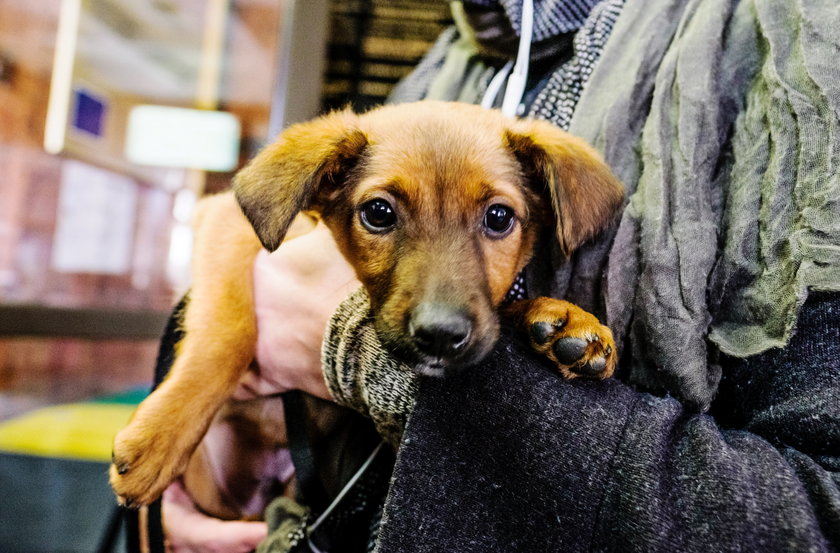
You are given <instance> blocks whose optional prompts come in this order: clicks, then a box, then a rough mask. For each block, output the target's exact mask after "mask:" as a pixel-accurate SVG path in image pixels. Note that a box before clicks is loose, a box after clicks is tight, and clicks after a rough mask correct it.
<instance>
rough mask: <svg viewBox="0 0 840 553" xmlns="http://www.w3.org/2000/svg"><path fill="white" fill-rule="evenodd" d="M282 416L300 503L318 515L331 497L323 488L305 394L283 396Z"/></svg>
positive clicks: (296, 393)
mask: <svg viewBox="0 0 840 553" xmlns="http://www.w3.org/2000/svg"><path fill="white" fill-rule="evenodd" d="M283 413H284V415H285V417H286V435H287V437H288V440H289V453H291V456H292V463H293V464H294V465H295V478H296V481H297V494H298V500H299V501H300V502H301V503H303V504H304V505H307V506H308V507H309V508H310V509H312V511H313V512H315V513H320V512H321V511H323V510H324V509H326V508H327V506H328V505H329V502H330V501H329V495H328V494H327V491H326V490H325V489H324V485H323V484H322V482H321V479H320V478H319V477H318V471H317V468H316V467H315V458H314V455H313V453H312V448H311V447H310V443H309V436H308V435H307V433H306V407H305V406H304V404H303V396H302V392H300V391H298V390H291V391H288V392H286V393H284V394H283Z"/></svg>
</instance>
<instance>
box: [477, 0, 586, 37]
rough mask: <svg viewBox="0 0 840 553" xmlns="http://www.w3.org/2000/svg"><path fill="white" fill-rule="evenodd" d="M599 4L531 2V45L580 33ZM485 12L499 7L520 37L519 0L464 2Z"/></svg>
mask: <svg viewBox="0 0 840 553" xmlns="http://www.w3.org/2000/svg"><path fill="white" fill-rule="evenodd" d="M600 2H601V0H534V41H535V42H539V41H541V40H545V39H547V38H551V37H553V36H557V35H559V34H563V33H568V32H571V31H576V30H578V29H580V27H581V26H582V25H583V23H584V21H586V18H587V17H589V13H590V12H591V11H592V8H594V7H595V6H596V5H597V4H598V3H600ZM464 4H473V5H476V6H482V7H485V8H492V7H494V6H500V7H501V8H502V9H504V11H505V13H506V14H507V17H508V20H509V21H510V22H511V25H513V28H514V30H515V31H516V33H517V34H519V30H520V28H521V27H520V21H521V20H522V0H464Z"/></svg>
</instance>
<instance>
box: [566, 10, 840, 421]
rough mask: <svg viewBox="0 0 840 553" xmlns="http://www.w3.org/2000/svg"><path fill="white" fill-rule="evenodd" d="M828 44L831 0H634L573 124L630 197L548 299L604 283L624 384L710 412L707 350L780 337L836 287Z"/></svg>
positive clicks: (839, 177)
mask: <svg viewBox="0 0 840 553" xmlns="http://www.w3.org/2000/svg"><path fill="white" fill-rule="evenodd" d="M838 45H840V9H838V8H837V3H836V1H835V0H814V1H809V2H805V3H798V2H793V1H778V0H775V1H767V0H744V1H742V2H737V1H734V0H656V1H654V2H651V1H649V0H628V2H627V4H626V5H625V9H624V12H623V14H622V16H621V17H620V18H619V20H618V23H617V24H616V27H615V29H614V30H613V34H612V36H611V38H610V40H609V42H608V43H607V45H606V48H605V49H604V52H603V53H602V56H601V60H600V62H599V64H598V65H597V67H596V69H595V71H594V72H593V74H592V76H591V79H590V82H589V84H588V86H587V88H586V90H585V91H584V93H583V95H582V96H581V99H580V102H579V104H578V108H577V110H576V112H575V115H574V119H573V121H572V124H571V127H570V131H571V132H572V133H573V134H577V135H579V136H582V137H583V138H585V139H587V140H589V141H590V142H592V143H593V144H595V145H596V146H597V147H598V148H600V149H601V150H602V151H603V152H604V154H605V158H606V160H607V162H608V163H609V164H610V166H611V167H612V168H613V170H614V171H615V173H616V174H617V175H618V176H619V178H620V179H621V180H622V181H623V182H624V183H625V185H626V186H627V189H628V193H629V203H628V206H627V208H626V210H625V212H624V214H623V218H622V220H621V223H620V225H619V227H618V229H617V231H616V233H615V240H614V242H613V243H612V245H611V249H610V250H609V251H607V250H606V248H604V244H605V243H608V242H607V241H601V242H600V243H599V244H595V245H593V246H590V247H589V248H586V249H584V251H582V252H579V254H578V255H577V256H576V265H575V266H574V269H573V270H571V271H568V270H567V271H566V272H565V273H563V272H562V271H561V272H558V276H559V277H562V279H565V280H563V282H559V283H555V286H554V287H553V293H559V294H563V293H564V292H569V293H566V294H564V295H565V296H566V297H567V299H569V300H570V301H576V302H578V303H581V304H583V305H585V306H587V305H597V301H594V300H593V299H592V297H593V296H597V295H598V293H599V291H600V290H603V291H604V292H605V295H604V302H605V307H606V309H605V316H606V319H607V322H608V324H609V325H610V326H611V327H612V328H613V330H614V332H616V334H618V336H619V338H620V339H623V338H626V341H625V342H624V343H625V344H629V346H630V347H629V348H625V360H626V353H628V351H629V353H630V355H632V357H631V358H630V363H629V364H630V365H631V369H630V370H631V374H630V380H631V381H633V382H635V383H637V384H640V385H641V386H643V387H644V388H646V389H650V390H661V391H668V392H670V393H673V394H676V395H677V396H679V397H680V398H681V399H683V400H685V401H686V402H687V403H689V404H692V405H694V406H696V407H699V408H703V407H705V406H707V405H708V404H709V402H710V401H711V398H712V397H713V396H714V394H715V392H716V390H717V385H718V381H719V379H720V368H719V366H718V365H717V364H716V363H715V362H714V359H715V350H716V349H719V350H720V351H723V352H724V353H727V354H730V355H734V356H738V357H746V356H749V355H753V354H756V353H759V352H762V351H766V350H768V349H770V348H774V347H780V346H783V345H785V344H786V343H787V342H788V340H789V339H790V336H791V332H792V329H793V325H794V323H795V321H796V318H797V314H798V312H799V308H800V307H801V305H802V303H803V302H804V300H805V299H806V296H807V290H808V289H809V288H812V289H818V290H826V291H837V290H840V205H838V201H840V174H838V171H837V167H838V165H840V136H838V129H840V121H839V120H838V113H840V93H838V86H839V85H838V83H840V64H838V63H837V59H838ZM607 253H608V254H609V257H608V261H606V259H607V258H606V254H607ZM603 264H606V265H605V267H606V269H605V270H606V282H605V286H604V287H602V284H604V283H602V282H601V279H600V274H601V271H599V270H595V269H594V268H597V267H600V266H602V265H603ZM587 275H589V276H590V278H589V281H590V282H591V286H590V289H589V290H588V296H587V293H586V292H587V291H583V293H581V290H580V289H581V288H583V286H582V284H581V283H585V282H587ZM575 287H577V289H575ZM707 339H708V340H711V342H712V343H713V344H714V346H713V347H709V342H708V341H707Z"/></svg>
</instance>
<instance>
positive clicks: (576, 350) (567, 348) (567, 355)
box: [554, 338, 589, 365]
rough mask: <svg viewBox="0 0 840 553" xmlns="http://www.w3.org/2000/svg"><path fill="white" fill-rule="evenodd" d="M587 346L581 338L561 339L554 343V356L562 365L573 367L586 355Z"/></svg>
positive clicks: (587, 343)
mask: <svg viewBox="0 0 840 553" xmlns="http://www.w3.org/2000/svg"><path fill="white" fill-rule="evenodd" d="M588 345H589V342H588V341H586V340H584V339H583V338H561V339H560V340H557V341H556V342H554V355H555V356H556V357H557V360H558V361H559V362H561V363H563V364H564V365H574V364H575V363H577V362H578V361H579V360H580V358H581V357H583V354H584V353H586V346H588Z"/></svg>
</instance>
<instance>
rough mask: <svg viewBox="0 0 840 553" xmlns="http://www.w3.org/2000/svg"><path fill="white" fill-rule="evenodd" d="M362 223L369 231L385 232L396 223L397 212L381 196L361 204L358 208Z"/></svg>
mask: <svg viewBox="0 0 840 553" xmlns="http://www.w3.org/2000/svg"><path fill="white" fill-rule="evenodd" d="M359 217H360V218H361V220H362V225H364V227H365V228H366V229H368V230H369V231H371V232H385V231H387V230H388V229H390V228H391V227H393V226H394V225H395V224H396V223H397V213H396V212H395V211H394V208H393V207H391V204H389V203H388V202H386V201H385V200H383V199H381V198H377V199H375V200H370V201H369V202H365V203H364V204H362V207H361V209H360V210H359Z"/></svg>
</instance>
